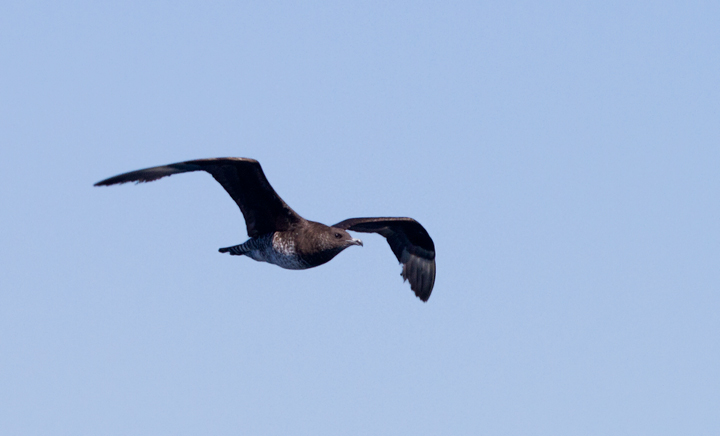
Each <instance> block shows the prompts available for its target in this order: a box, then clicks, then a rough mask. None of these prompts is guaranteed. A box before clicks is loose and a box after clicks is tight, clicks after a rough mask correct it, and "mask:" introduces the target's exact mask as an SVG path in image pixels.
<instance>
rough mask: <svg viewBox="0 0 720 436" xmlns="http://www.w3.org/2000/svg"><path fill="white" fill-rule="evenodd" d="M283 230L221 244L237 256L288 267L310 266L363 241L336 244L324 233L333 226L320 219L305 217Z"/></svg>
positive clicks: (327, 260)
mask: <svg viewBox="0 0 720 436" xmlns="http://www.w3.org/2000/svg"><path fill="white" fill-rule="evenodd" d="M303 221H304V222H301V223H299V224H298V225H296V226H293V228H292V229H291V230H286V231H284V232H273V233H267V234H264V235H262V236H259V237H257V238H250V239H248V240H247V241H245V242H243V243H242V244H240V245H235V246H232V247H227V248H221V249H220V250H219V251H220V252H221V253H230V254H231V255H234V256H242V255H245V256H247V257H249V258H251V259H254V260H257V261H258V262H267V263H272V264H274V265H277V266H279V267H282V268H285V269H307V268H313V267H316V266H320V265H322V264H324V263H327V262H329V261H330V260H332V258H333V257H335V256H337V255H338V254H340V252H341V251H343V250H344V249H346V248H347V247H349V246H350V245H362V241H360V240H359V239H352V238H351V239H350V241H349V242H348V243H347V244H342V245H337V244H334V243H333V241H332V240H328V238H322V237H316V235H324V234H325V233H326V232H328V230H329V229H330V227H329V226H326V225H324V224H321V223H316V222H313V221H305V220H303Z"/></svg>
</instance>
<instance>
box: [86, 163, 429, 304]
mask: <svg viewBox="0 0 720 436" xmlns="http://www.w3.org/2000/svg"><path fill="white" fill-rule="evenodd" d="M190 171H206V172H208V173H210V175H212V176H213V178H214V179H215V180H217V181H218V183H220V184H221V185H222V187H223V188H225V190H226V191H227V193H228V194H230V197H232V199H233V200H235V203H237V205H238V206H239V207H240V211H241V212H242V214H243V216H244V217H245V224H246V225H247V232H248V236H250V239H249V240H247V241H246V242H244V243H242V244H239V245H234V246H232V247H226V248H221V249H220V252H221V253H230V254H231V255H236V256H241V255H245V256H247V257H250V258H251V259H254V260H257V261H260V262H269V263H272V264H275V265H278V266H281V267H283V268H287V269H306V268H313V267H316V266H319V265H322V264H324V263H326V262H328V261H329V260H331V259H332V258H333V257H335V256H337V255H338V254H339V253H340V252H341V251H343V250H344V249H346V248H347V247H349V246H351V245H362V241H361V240H359V239H354V238H353V237H352V236H350V235H349V234H348V233H347V231H346V230H350V231H354V232H363V233H379V234H380V235H382V236H384V237H385V239H387V241H388V244H390V248H391V249H392V251H393V253H395V257H397V259H398V260H399V261H400V263H401V264H402V265H403V269H402V273H401V275H402V276H403V279H405V280H407V281H409V282H410V288H411V289H412V290H413V291H415V295H417V297H418V298H420V299H421V300H422V301H427V300H428V298H430V293H431V292H432V289H433V285H434V283H435V244H433V240H432V239H431V238H430V235H428V233H427V231H426V230H425V228H424V227H423V226H421V225H420V223H419V222H417V221H415V220H414V219H412V218H350V219H346V220H345V221H342V222H339V223H337V224H335V225H333V226H326V225H325V224H321V223H317V222H314V221H309V220H306V219H305V218H303V217H301V216H300V215H298V214H297V213H295V211H294V210H292V209H291V208H290V206H288V205H287V204H285V202H284V201H283V200H282V198H280V196H279V195H277V193H276V192H275V190H274V189H273V188H272V186H270V182H268V180H267V178H266V177H265V174H264V173H263V170H262V168H261V167H260V163H258V161H256V160H254V159H246V158H233V157H230V158H216V159H198V160H190V161H187V162H179V163H174V164H170V165H163V166H158V167H152V168H146V169H144V170H137V171H131V172H129V173H124V174H120V175H118V176H115V177H110V178H109V179H105V180H103V181H100V182H97V183H96V184H95V186H108V185H115V184H120V183H126V182H137V183H141V182H152V181H153V180H157V179H160V178H162V177H165V176H171V175H173V174H179V173H186V172H190Z"/></svg>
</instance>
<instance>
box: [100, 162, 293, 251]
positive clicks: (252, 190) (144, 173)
mask: <svg viewBox="0 0 720 436" xmlns="http://www.w3.org/2000/svg"><path fill="white" fill-rule="evenodd" d="M190 171H206V172H208V173H210V174H211V175H212V176H213V178H215V180H217V181H218V182H219V183H220V184H221V185H222V187H223V188H225V191H227V193H228V194H230V197H232V199H233V200H235V203H237V205H238V206H239V207H240V210H241V211H242V213H243V216H244V217H245V223H246V225H247V232H248V235H249V236H250V237H258V236H260V235H263V234H267V233H271V232H274V231H284V230H287V229H289V228H290V226H291V225H292V224H295V223H299V222H301V221H303V218H302V217H300V216H299V215H298V214H297V213H295V211H293V210H292V209H291V208H290V206H288V205H287V204H286V203H285V202H284V201H283V200H282V198H280V196H279V195H278V194H277V193H276V192H275V190H274V189H273V187H272V186H270V182H268V180H267V178H266V177H265V173H263V170H262V168H261V167H260V163H258V161H256V160H254V159H245V158H215V159H197V160H190V161H187V162H179V163H175V164H170V165H162V166H157V167H152V168H146V169H143V170H137V171H131V172H129V173H124V174H120V175H118V176H115V177H110V178H109V179H105V180H103V181H100V182H97V183H96V184H95V186H107V185H115V184H119V183H126V182H137V183H141V182H152V181H153V180H157V179H160V178H162V177H165V176H171V175H173V174H179V173H186V172H190Z"/></svg>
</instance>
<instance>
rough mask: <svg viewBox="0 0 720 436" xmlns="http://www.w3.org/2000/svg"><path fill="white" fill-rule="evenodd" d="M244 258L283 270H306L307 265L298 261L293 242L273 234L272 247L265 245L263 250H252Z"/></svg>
mask: <svg viewBox="0 0 720 436" xmlns="http://www.w3.org/2000/svg"><path fill="white" fill-rule="evenodd" d="M245 255H246V256H248V257H250V258H252V259H254V260H257V261H259V262H267V263H272V264H273V265H277V266H279V267H281V268H285V269H307V267H308V266H307V264H306V263H305V262H303V261H302V260H300V258H299V256H298V255H297V252H296V251H295V244H294V243H293V241H289V240H283V239H281V238H278V237H277V234H273V237H272V245H270V244H268V245H266V248H265V249H263V250H252V251H249V252H247V253H245Z"/></svg>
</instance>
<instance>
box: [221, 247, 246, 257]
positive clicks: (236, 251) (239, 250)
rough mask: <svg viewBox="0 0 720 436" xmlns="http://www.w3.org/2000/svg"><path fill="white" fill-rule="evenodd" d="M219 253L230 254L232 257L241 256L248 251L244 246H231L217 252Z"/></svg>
mask: <svg viewBox="0 0 720 436" xmlns="http://www.w3.org/2000/svg"><path fill="white" fill-rule="evenodd" d="M218 251H219V252H221V253H230V254H231V255H233V256H242V255H243V254H245V253H247V252H248V251H250V250H248V249H247V247H246V246H245V244H240V245H233V246H232V247H225V248H221V249H219V250H218Z"/></svg>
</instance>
